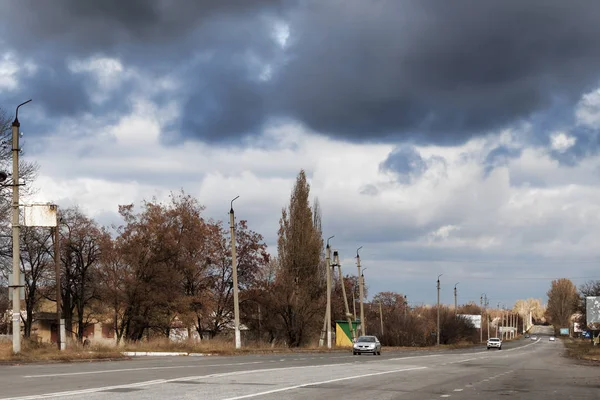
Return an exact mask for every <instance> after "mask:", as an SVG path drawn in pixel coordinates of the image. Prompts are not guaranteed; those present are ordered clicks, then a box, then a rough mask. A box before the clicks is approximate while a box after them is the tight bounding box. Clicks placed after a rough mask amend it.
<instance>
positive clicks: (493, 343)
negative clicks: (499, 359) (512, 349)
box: [487, 337, 502, 350]
mask: <svg viewBox="0 0 600 400" xmlns="http://www.w3.org/2000/svg"><path fill="white" fill-rule="evenodd" d="M491 348H495V349H498V350H502V340H500V339H499V338H497V337H494V338H489V339H488V341H487V349H488V350H489V349H491Z"/></svg>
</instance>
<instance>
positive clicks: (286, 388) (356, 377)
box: [225, 367, 427, 400]
mask: <svg viewBox="0 0 600 400" xmlns="http://www.w3.org/2000/svg"><path fill="white" fill-rule="evenodd" d="M419 369H427V367H414V368H403V369H394V370H391V371H383V372H373V373H370V374H362V375H354V376H347V377H345V378H337V379H328V380H326V381H320V382H312V383H303V384H301V385H294V386H287V387H283V388H279V389H273V390H267V391H265V392H260V393H252V394H246V395H242V396H236V397H229V398H227V399H225V400H241V399H249V398H252V397H258V396H266V395H268V394H273V393H281V392H286V391H288V390H294V389H300V388H303V387H307V386H317V385H326V384H328V383H333V382H341V381H347V380H350V379H360V378H368V377H370V376H378V375H386V374H394V373H398V372H406V371H415V370H419Z"/></svg>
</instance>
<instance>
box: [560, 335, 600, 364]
mask: <svg viewBox="0 0 600 400" xmlns="http://www.w3.org/2000/svg"><path fill="white" fill-rule="evenodd" d="M563 342H564V344H565V347H566V348H567V351H566V355H567V356H568V357H571V358H575V359H577V360H584V361H592V362H594V363H600V346H592V344H591V342H590V339H584V340H581V339H564V340H563Z"/></svg>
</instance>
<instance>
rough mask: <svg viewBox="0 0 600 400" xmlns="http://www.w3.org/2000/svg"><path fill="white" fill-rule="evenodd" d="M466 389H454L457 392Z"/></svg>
mask: <svg viewBox="0 0 600 400" xmlns="http://www.w3.org/2000/svg"><path fill="white" fill-rule="evenodd" d="M463 390H464V389H454V391H455V392H462V391H463Z"/></svg>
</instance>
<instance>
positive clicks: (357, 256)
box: [356, 246, 363, 258]
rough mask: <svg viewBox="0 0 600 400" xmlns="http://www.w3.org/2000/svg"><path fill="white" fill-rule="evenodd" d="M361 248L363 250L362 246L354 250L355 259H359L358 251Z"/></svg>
mask: <svg viewBox="0 0 600 400" xmlns="http://www.w3.org/2000/svg"><path fill="white" fill-rule="evenodd" d="M362 248H363V247H362V246H360V247H359V248H358V249H356V258H359V257H360V256H359V255H358V251H359V250H360V249H362Z"/></svg>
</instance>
